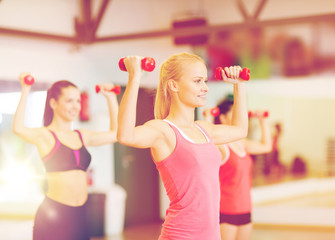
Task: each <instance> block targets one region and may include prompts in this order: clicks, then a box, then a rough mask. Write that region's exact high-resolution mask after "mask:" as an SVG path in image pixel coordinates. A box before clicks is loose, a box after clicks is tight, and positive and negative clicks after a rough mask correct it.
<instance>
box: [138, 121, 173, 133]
mask: <svg viewBox="0 0 335 240" xmlns="http://www.w3.org/2000/svg"><path fill="white" fill-rule="evenodd" d="M144 126H148V127H150V128H152V129H154V130H155V131H158V132H160V133H162V134H164V135H165V134H168V133H171V132H172V129H171V127H170V126H169V124H168V123H167V122H165V121H163V120H161V119H153V120H150V121H148V122H146V123H145V124H144Z"/></svg>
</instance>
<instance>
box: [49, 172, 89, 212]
mask: <svg viewBox="0 0 335 240" xmlns="http://www.w3.org/2000/svg"><path fill="white" fill-rule="evenodd" d="M46 177H47V181H48V191H47V194H46V195H47V196H48V197H49V198H51V199H53V200H55V201H57V202H60V203H62V204H65V205H69V206H73V207H77V206H81V205H83V204H84V203H85V202H86V200H87V176H86V172H84V171H82V170H70V171H64V172H49V173H47V174H46Z"/></svg>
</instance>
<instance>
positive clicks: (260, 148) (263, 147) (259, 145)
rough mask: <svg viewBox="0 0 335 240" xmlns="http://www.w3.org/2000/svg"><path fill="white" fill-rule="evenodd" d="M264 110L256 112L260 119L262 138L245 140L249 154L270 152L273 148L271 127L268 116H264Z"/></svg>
mask: <svg viewBox="0 0 335 240" xmlns="http://www.w3.org/2000/svg"><path fill="white" fill-rule="evenodd" d="M262 115H263V112H256V116H258V117H257V118H258V119H259V123H260V126H261V132H262V133H261V134H262V136H261V140H260V141H254V140H248V139H246V140H245V143H244V144H245V148H246V150H247V152H248V153H249V154H263V153H268V152H270V151H271V150H272V139H271V133H270V127H269V123H268V120H267V118H264V117H262Z"/></svg>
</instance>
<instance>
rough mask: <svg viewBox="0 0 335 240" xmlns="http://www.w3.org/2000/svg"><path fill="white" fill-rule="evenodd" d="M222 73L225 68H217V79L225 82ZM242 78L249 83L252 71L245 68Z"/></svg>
mask: <svg viewBox="0 0 335 240" xmlns="http://www.w3.org/2000/svg"><path fill="white" fill-rule="evenodd" d="M222 71H223V68H222V67H217V68H216V69H215V78H216V79H218V80H223V78H222ZM240 78H241V79H243V80H245V81H248V80H249V79H250V70H249V68H243V69H242V71H241V72H240Z"/></svg>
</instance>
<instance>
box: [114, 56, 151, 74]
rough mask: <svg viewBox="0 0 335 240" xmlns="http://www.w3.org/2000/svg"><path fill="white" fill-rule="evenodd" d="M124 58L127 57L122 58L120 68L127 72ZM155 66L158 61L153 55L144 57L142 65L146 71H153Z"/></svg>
mask: <svg viewBox="0 0 335 240" xmlns="http://www.w3.org/2000/svg"><path fill="white" fill-rule="evenodd" d="M124 59H125V57H124V58H121V59H120V61H119V68H120V70H122V71H125V72H127V68H126V66H125V64H124ZM155 66H156V62H155V60H154V59H153V58H151V57H145V58H142V60H141V67H142V69H143V70H144V71H147V72H152V71H153V70H154V69H155Z"/></svg>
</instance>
